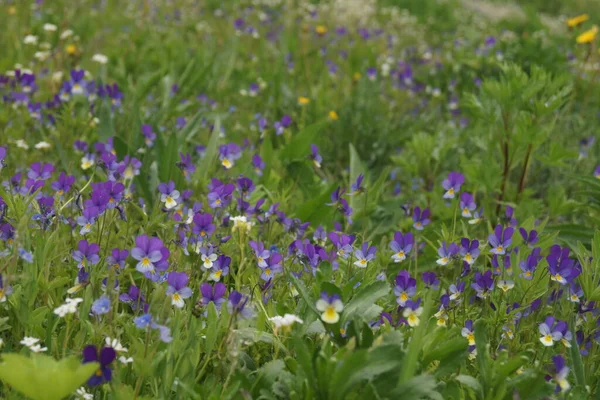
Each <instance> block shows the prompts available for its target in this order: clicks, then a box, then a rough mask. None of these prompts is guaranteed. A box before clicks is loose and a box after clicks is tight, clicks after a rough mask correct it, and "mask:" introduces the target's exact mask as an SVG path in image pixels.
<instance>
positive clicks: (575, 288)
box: [569, 282, 583, 303]
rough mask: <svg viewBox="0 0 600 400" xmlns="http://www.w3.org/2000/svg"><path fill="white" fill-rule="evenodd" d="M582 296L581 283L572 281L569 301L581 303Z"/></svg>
mask: <svg viewBox="0 0 600 400" xmlns="http://www.w3.org/2000/svg"><path fill="white" fill-rule="evenodd" d="M581 298H583V289H582V288H581V285H578V284H576V283H575V282H571V284H570V285H569V301H571V302H572V303H579V302H580V301H581Z"/></svg>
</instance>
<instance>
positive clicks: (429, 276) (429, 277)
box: [421, 272, 440, 290]
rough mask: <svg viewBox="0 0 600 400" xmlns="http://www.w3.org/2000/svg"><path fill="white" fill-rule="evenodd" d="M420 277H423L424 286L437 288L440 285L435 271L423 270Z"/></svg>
mask: <svg viewBox="0 0 600 400" xmlns="http://www.w3.org/2000/svg"><path fill="white" fill-rule="evenodd" d="M421 279H423V283H425V287H428V288H432V289H435V290H437V289H439V287H440V280H439V279H438V277H437V275H436V274H435V272H423V274H421Z"/></svg>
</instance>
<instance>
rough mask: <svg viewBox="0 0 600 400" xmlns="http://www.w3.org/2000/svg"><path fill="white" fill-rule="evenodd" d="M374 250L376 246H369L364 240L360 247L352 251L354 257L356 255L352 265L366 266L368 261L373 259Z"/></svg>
mask: <svg viewBox="0 0 600 400" xmlns="http://www.w3.org/2000/svg"><path fill="white" fill-rule="evenodd" d="M376 252H377V247H375V246H369V243H367V242H364V243H363V244H362V247H361V248H360V249H356V250H355V251H354V257H356V261H355V262H354V265H356V266H357V267H359V268H366V267H367V264H368V262H369V261H372V260H374V259H375V253H376Z"/></svg>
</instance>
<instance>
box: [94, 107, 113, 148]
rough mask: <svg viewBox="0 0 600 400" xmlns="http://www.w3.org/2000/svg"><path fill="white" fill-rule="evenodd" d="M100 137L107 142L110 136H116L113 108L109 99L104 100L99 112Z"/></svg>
mask: <svg viewBox="0 0 600 400" xmlns="http://www.w3.org/2000/svg"><path fill="white" fill-rule="evenodd" d="M98 119H99V120H100V122H99V123H98V138H99V139H100V140H101V141H103V142H105V141H106V140H107V139H108V138H110V137H113V136H116V135H115V126H114V122H113V116H112V110H111V107H110V103H109V102H108V101H104V102H102V104H101V105H100V110H99V112H98Z"/></svg>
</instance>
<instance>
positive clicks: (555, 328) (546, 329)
mask: <svg viewBox="0 0 600 400" xmlns="http://www.w3.org/2000/svg"><path fill="white" fill-rule="evenodd" d="M563 325H564V327H566V322H563V321H557V320H556V319H555V318H554V317H552V316H548V317H546V320H545V321H544V322H542V323H541V324H540V325H539V327H538V330H539V332H540V334H541V335H542V337H541V338H540V342H542V344H543V345H544V346H547V347H550V346H553V345H554V343H555V342H558V341H560V340H561V339H562V338H563Z"/></svg>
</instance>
